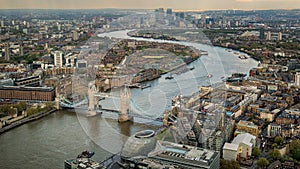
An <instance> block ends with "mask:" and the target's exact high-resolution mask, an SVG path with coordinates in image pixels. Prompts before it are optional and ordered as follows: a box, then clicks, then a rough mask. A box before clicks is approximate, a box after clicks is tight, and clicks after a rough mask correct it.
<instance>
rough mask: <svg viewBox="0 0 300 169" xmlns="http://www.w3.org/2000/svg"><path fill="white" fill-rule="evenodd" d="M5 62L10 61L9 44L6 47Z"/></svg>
mask: <svg viewBox="0 0 300 169" xmlns="http://www.w3.org/2000/svg"><path fill="white" fill-rule="evenodd" d="M5 60H6V61H9V60H10V51H9V44H6V46H5Z"/></svg>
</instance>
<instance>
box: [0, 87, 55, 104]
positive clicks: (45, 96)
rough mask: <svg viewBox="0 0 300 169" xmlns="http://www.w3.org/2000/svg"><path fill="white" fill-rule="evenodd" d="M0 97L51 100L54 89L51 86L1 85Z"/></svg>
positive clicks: (53, 95) (53, 96)
mask: <svg viewBox="0 0 300 169" xmlns="http://www.w3.org/2000/svg"><path fill="white" fill-rule="evenodd" d="M0 98H2V99H17V100H36V101H53V100H54V99H55V90H54V88H52V87H23V86H1V87H0Z"/></svg>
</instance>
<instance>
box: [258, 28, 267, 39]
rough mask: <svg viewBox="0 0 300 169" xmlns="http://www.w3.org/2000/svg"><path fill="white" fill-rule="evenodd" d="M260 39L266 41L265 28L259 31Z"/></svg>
mask: <svg viewBox="0 0 300 169" xmlns="http://www.w3.org/2000/svg"><path fill="white" fill-rule="evenodd" d="M259 38H260V39H262V40H265V39H266V37H265V30H264V29H263V28H261V29H260V31H259Z"/></svg>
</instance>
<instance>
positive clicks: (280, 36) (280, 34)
mask: <svg viewBox="0 0 300 169" xmlns="http://www.w3.org/2000/svg"><path fill="white" fill-rule="evenodd" d="M278 41H282V33H281V32H278Z"/></svg>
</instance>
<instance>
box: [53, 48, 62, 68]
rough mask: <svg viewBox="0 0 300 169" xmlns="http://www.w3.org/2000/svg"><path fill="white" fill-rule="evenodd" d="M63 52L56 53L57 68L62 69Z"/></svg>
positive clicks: (55, 63)
mask: <svg viewBox="0 0 300 169" xmlns="http://www.w3.org/2000/svg"><path fill="white" fill-rule="evenodd" d="M63 57H64V56H63V52H61V51H55V52H54V65H55V66H56V67H62V66H63Z"/></svg>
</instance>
